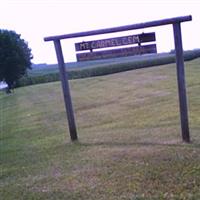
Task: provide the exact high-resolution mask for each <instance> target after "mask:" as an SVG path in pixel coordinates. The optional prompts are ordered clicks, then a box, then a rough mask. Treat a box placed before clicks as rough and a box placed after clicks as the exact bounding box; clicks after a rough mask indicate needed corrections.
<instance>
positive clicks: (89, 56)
mask: <svg viewBox="0 0 200 200" xmlns="http://www.w3.org/2000/svg"><path fill="white" fill-rule="evenodd" d="M147 53H157V49H156V44H151V45H144V46H137V47H129V48H120V49H112V50H104V51H96V52H87V53H78V54H76V58H77V61H88V60H98V59H107V58H116V57H122V56H133V55H140V54H147Z"/></svg>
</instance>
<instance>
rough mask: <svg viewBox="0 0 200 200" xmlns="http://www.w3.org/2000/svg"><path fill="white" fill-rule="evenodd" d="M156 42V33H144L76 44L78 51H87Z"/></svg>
mask: <svg viewBox="0 0 200 200" xmlns="http://www.w3.org/2000/svg"><path fill="white" fill-rule="evenodd" d="M152 41H155V32H152V33H142V34H139V35H128V36H122V37H114V38H107V39H102V40H93V41H86V42H79V43H75V49H76V51H85V50H92V49H100V48H107V47H117V46H123V45H130V44H137V43H144V42H152Z"/></svg>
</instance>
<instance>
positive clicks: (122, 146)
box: [0, 59, 200, 200]
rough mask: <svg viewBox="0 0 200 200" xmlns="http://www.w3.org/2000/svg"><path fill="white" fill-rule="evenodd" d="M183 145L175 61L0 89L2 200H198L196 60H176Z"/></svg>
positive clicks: (199, 86)
mask: <svg viewBox="0 0 200 200" xmlns="http://www.w3.org/2000/svg"><path fill="white" fill-rule="evenodd" d="M186 82H187V93H188V107H189V121H190V134H191V140H192V142H191V144H185V143H182V140H181V137H180V134H181V130H180V122H179V121H180V120H179V107H178V96H177V85H176V69H175V64H170V65H164V66H161V67H155V68H147V69H140V70H133V71H128V72H123V73H118V74H113V75H108V76H100V77H94V78H86V79H79V80H72V81H70V85H71V89H72V98H73V105H74V110H75V117H76V122H77V128H78V136H79V142H76V143H71V142H70V137H69V132H68V127H67V120H66V114H65V110H64V103H63V97H62V92H61V87H60V83H59V82H54V83H48V84H41V85H35V86H29V87H23V88H18V89H16V90H15V93H13V94H11V95H6V94H4V93H3V92H0V132H1V134H0V162H1V163H0V164H1V166H0V167H1V168H0V169H1V174H0V175H1V180H0V184H1V188H0V189H1V191H0V197H1V199H2V200H15V199H16V200H22V199H23V200H30V199H31V200H39V199H42V200H43V199H44V200H46V199H48V200H49V199H50V200H55V199H56V200H57V199H64V200H66V199H67V200H68V199H69V200H73V199H74V200H76V199H79V200H145V199H153V200H156V199H169V200H171V199H175V200H179V199H180V200H198V199H200V59H196V60H193V61H190V62H186Z"/></svg>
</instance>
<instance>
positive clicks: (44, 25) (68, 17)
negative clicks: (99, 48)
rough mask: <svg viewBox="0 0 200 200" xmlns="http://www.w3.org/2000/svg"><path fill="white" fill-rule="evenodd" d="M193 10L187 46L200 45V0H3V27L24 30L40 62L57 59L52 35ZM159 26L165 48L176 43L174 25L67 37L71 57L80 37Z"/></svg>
mask: <svg viewBox="0 0 200 200" xmlns="http://www.w3.org/2000/svg"><path fill="white" fill-rule="evenodd" d="M184 15H192V17H193V20H192V21H190V22H184V23H182V36H183V47H184V49H186V50H187V49H194V48H200V39H199V37H200V0H0V28H1V29H8V30H14V31H16V32H17V33H19V34H21V37H22V38H23V39H25V40H26V41H27V42H28V44H29V47H30V48H31V49H32V53H33V56H34V59H33V62H34V63H56V62H57V60H56V56H55V50H54V46H53V43H52V42H44V41H43V38H44V37H46V36H52V35H59V34H68V33H74V32H80V31H89V30H95V29H101V28H108V27H115V26H122V25H128V24H135V23H140V22H146V21H152V20H159V19H164V18H171V17H177V16H184ZM148 31H155V32H156V38H157V48H158V51H159V52H163V51H169V50H171V49H173V48H174V43H173V32H172V26H162V27H159V28H151V29H143V30H135V31H132V32H129V33H120V34H115V35H104V36H101V35H100V36H95V37H92V38H91V37H90V38H77V39H76V40H68V41H65V40H63V42H62V44H63V52H64V57H65V61H73V60H75V50H74V43H75V42H80V41H83V40H85V41H86V40H87V39H88V40H89V39H101V38H105V37H108V38H109V37H110V36H119V35H127V34H130V33H131V34H138V33H141V32H148Z"/></svg>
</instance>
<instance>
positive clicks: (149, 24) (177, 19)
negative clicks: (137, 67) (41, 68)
mask: <svg viewBox="0 0 200 200" xmlns="http://www.w3.org/2000/svg"><path fill="white" fill-rule="evenodd" d="M191 20H192V16H191V15H187V16H181V17H173V18H168V19H162V20H155V21H150V22H145V23H138V24H131V25H125V26H118V27H113V28H105V29H99V30H93V31H85V32H79V33H70V34H64V35H56V36H49V37H45V38H44V41H53V40H62V39H69V38H77V37H85V36H91V35H100V34H107V33H116V32H122V31H130V30H136V29H142V28H149V27H155V26H164V25H168V24H174V23H178V22H179V23H180V22H186V21H191Z"/></svg>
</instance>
